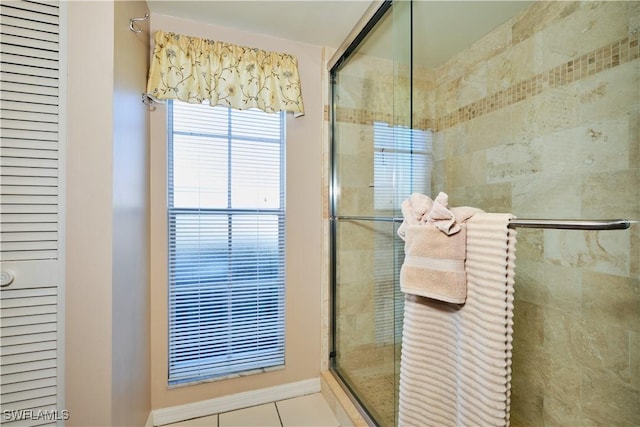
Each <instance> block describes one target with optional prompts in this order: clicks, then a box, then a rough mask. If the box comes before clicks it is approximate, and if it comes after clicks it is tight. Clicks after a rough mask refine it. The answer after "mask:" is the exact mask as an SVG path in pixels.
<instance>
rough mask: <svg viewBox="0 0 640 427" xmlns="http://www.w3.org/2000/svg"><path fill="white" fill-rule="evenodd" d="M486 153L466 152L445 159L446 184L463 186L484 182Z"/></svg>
mask: <svg viewBox="0 0 640 427" xmlns="http://www.w3.org/2000/svg"><path fill="white" fill-rule="evenodd" d="M485 155H486V153H485V152H484V151H479V152H473V153H467V154H464V155H462V156H456V157H453V158H450V159H448V160H447V168H446V174H447V186H448V187H449V186H452V187H463V186H465V185H469V184H471V183H474V184H480V183H484V182H485V170H486V157H485Z"/></svg>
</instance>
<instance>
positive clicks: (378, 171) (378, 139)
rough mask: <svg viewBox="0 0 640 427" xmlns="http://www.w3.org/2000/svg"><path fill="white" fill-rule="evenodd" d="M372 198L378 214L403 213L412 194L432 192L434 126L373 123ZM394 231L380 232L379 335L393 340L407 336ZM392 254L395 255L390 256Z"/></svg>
mask: <svg viewBox="0 0 640 427" xmlns="http://www.w3.org/2000/svg"><path fill="white" fill-rule="evenodd" d="M373 136H374V160H373V169H374V173H373V181H374V188H373V190H374V191H373V197H374V207H375V209H376V211H377V212H376V215H377V216H402V214H400V213H399V212H400V206H401V204H402V202H403V201H404V200H405V199H406V198H407V197H409V196H410V195H411V193H424V194H429V193H430V190H431V188H430V187H431V179H430V176H431V169H432V141H431V131H430V130H419V129H410V128H406V127H402V126H390V125H388V124H387V123H382V122H375V123H374V124H373ZM399 225H400V224H399V223H397V224H396V228H395V229H394V232H392V233H389V232H388V233H384V232H383V233H376V241H375V245H376V254H375V257H376V260H375V271H374V275H375V283H376V289H375V296H374V304H375V307H376V309H375V319H374V321H375V339H376V343H379V344H390V343H394V342H396V341H397V339H398V337H401V336H402V316H403V313H404V311H403V308H404V294H403V293H402V292H401V291H400V286H397V283H396V278H398V277H400V267H401V266H402V260H403V259H404V251H403V248H404V245H399V244H398V239H397V236H396V233H395V232H396V231H397V226H399ZM390 254H393V256H390Z"/></svg>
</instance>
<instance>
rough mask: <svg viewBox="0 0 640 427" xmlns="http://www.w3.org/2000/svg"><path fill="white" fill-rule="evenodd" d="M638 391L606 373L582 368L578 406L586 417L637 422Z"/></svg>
mask: <svg viewBox="0 0 640 427" xmlns="http://www.w3.org/2000/svg"><path fill="white" fill-rule="evenodd" d="M638 402H640V391H638V390H637V389H634V388H633V387H631V386H629V385H628V384H624V383H622V382H620V381H618V380H617V379H615V378H612V377H611V376H610V375H607V374H606V373H601V372H596V371H594V370H592V369H589V368H584V369H583V376H582V395H581V400H580V405H581V407H582V410H583V413H584V415H585V416H586V417H589V418H594V419H595V420H606V422H607V423H608V425H638V424H640V411H638Z"/></svg>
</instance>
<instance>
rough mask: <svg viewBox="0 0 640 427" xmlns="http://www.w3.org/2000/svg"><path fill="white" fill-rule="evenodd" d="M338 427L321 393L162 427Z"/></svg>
mask: <svg viewBox="0 0 640 427" xmlns="http://www.w3.org/2000/svg"><path fill="white" fill-rule="evenodd" d="M169 426H171V427H177V426H181V427H339V426H340V424H339V423H338V420H337V419H336V417H335V415H334V414H333V412H332V411H331V408H329V405H328V404H327V402H326V400H324V397H323V396H322V394H320V393H315V394H309V395H307V396H300V397H295V398H293V399H287V400H279V401H277V402H273V403H267V404H264V405H258V406H252V407H250V408H245V409H239V410H237V411H231V412H223V413H221V414H215V415H209V416H207V417H202V418H195V419H193V420H188V421H183V422H179V423H174V424H169V425H168V426H163V427H169Z"/></svg>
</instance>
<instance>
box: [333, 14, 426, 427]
mask: <svg viewBox="0 0 640 427" xmlns="http://www.w3.org/2000/svg"><path fill="white" fill-rule="evenodd" d="M410 8H411V4H410V2H398V3H394V4H392V5H391V7H390V8H389V9H388V10H387V12H386V13H385V14H384V15H383V16H381V17H380V18H379V20H378V21H377V23H376V24H375V26H373V28H372V29H371V31H369V32H368V34H367V35H366V37H365V38H364V39H362V40H361V42H360V43H359V45H358V47H357V48H356V49H355V50H354V51H353V52H352V53H351V54H350V55H349V57H348V58H347V59H346V60H345V61H344V62H343V63H341V65H339V67H338V69H337V70H334V71H333V72H332V80H333V91H332V93H333V105H332V108H333V129H332V131H333V132H332V133H333V143H332V165H333V178H332V193H333V201H332V203H333V208H332V211H333V212H332V216H333V217H334V218H335V220H334V223H333V227H334V233H333V236H332V238H333V245H334V255H333V256H334V263H333V264H334V283H333V301H334V306H333V310H334V312H333V328H332V329H333V339H332V341H333V342H332V344H333V350H332V358H331V367H332V369H333V370H334V372H336V373H337V374H338V375H339V376H340V378H341V379H342V381H343V382H344V383H345V384H346V385H347V386H348V388H349V389H350V390H351V392H352V393H353V394H354V396H355V397H356V398H357V399H358V400H359V401H360V403H361V405H362V406H363V408H364V409H365V410H366V411H367V413H368V415H369V416H370V417H371V418H372V419H373V420H374V421H375V422H376V423H377V424H378V425H381V426H394V425H395V424H396V410H397V395H396V394H397V388H398V387H397V384H398V376H399V354H400V353H399V350H400V334H401V321H402V298H401V295H400V293H399V289H398V288H399V285H398V281H397V277H398V271H399V267H400V261H401V259H402V245H401V244H398V240H399V239H398V238H397V235H396V231H397V227H398V225H399V224H397V223H396V222H394V221H393V218H394V217H396V216H398V214H399V212H400V203H401V201H402V200H403V199H404V198H406V196H408V194H406V193H407V192H411V191H412V189H415V190H416V191H422V190H423V187H424V183H425V174H424V165H423V161H424V156H422V157H419V156H418V157H416V159H417V160H412V150H414V149H416V150H417V147H422V148H420V151H421V152H424V151H426V149H425V148H424V146H425V145H426V143H425V139H424V137H422V136H419V135H414V134H413V132H412V131H411V114H410V111H411V104H410V94H411V78H410V73H411V67H410V48H409V46H410V45H411V40H410V35H411V31H410V28H411V27H410ZM418 162H420V164H418ZM414 163H415V165H414ZM403 165H413V170H414V171H415V173H413V174H412V173H408V172H407V171H405V168H404V167H403Z"/></svg>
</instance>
